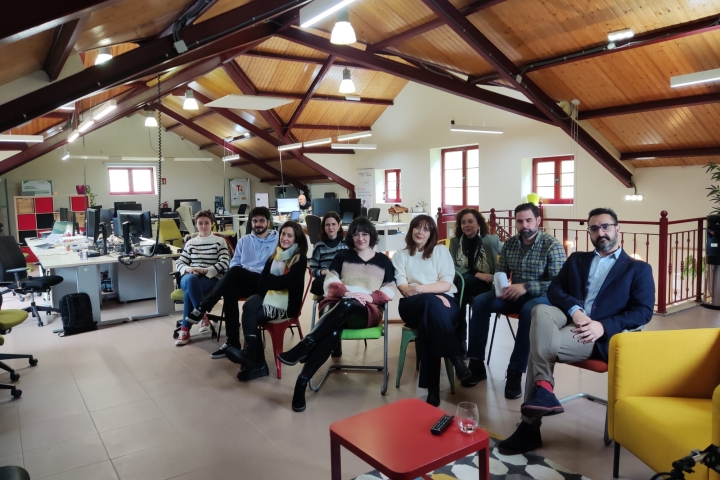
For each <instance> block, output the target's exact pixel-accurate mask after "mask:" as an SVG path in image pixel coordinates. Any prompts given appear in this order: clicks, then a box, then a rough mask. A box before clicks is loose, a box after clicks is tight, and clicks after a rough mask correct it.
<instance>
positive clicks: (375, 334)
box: [310, 297, 390, 395]
mask: <svg viewBox="0 0 720 480" xmlns="http://www.w3.org/2000/svg"><path fill="white" fill-rule="evenodd" d="M321 298H322V297H320V299H321ZM314 299H315V303H314V304H313V312H312V321H311V323H310V330H311V331H312V329H313V328H314V327H315V312H316V310H317V308H316V307H317V304H318V303H319V300H320V299H318V298H317V297H314ZM389 309H390V308H389V307H388V305H387V304H385V305H384V306H383V323H382V324H381V325H378V326H376V327H370V328H352V325H353V323H355V322H354V321H353V320H354V319H353V318H350V319H348V322H347V325H348V326H349V327H350V328H345V329H344V330H343V332H342V337H341V341H342V340H363V341H364V342H365V346H367V341H368V340H375V339H378V338H381V337H382V338H383V365H382V367H376V366H374V365H344V364H331V365H329V366H328V368H327V370H325V373H323V375H322V378H320V381H319V382H318V384H317V385H314V384H313V381H312V380H310V390H312V391H313V392H317V391H318V390H320V387H321V386H322V384H323V382H325V379H326V378H327V376H328V375H329V374H330V372H332V371H336V370H377V371H378V372H383V382H382V386H381V387H380V394H381V395H385V393H387V386H388V377H389V376H390V371H389V370H388V337H387V335H385V332H387V331H388V311H389ZM358 318H359V317H358ZM362 322H364V323H367V321H366V320H365V319H362Z"/></svg>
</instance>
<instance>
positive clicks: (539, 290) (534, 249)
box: [461, 203, 565, 399]
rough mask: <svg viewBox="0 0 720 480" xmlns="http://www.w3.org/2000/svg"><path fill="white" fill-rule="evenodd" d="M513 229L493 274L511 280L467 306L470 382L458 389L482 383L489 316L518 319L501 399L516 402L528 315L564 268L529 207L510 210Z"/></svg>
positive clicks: (537, 215)
mask: <svg viewBox="0 0 720 480" xmlns="http://www.w3.org/2000/svg"><path fill="white" fill-rule="evenodd" d="M515 225H516V227H517V231H518V234H517V235H516V236H514V237H511V238H509V239H507V241H506V242H505V244H504V245H503V248H502V250H501V251H500V260H499V261H498V264H497V269H496V272H505V273H506V274H507V276H508V278H510V277H511V278H512V285H509V286H508V287H506V288H505V289H504V290H503V292H502V295H501V296H499V297H497V296H496V295H495V290H494V289H493V290H491V291H489V292H486V293H483V294H481V295H478V296H477V297H475V299H474V300H473V307H472V308H473V310H472V318H471V319H470V336H469V341H468V353H467V355H468V357H470V365H469V368H470V371H471V372H472V376H471V377H470V378H469V379H466V380H463V381H462V382H461V384H462V385H463V386H464V387H472V386H475V385H477V383H478V381H480V380H485V379H486V378H487V374H486V372H485V364H484V362H485V345H486V344H487V337H488V332H489V331H490V316H491V315H492V314H493V313H496V312H499V313H502V314H508V313H519V315H518V317H519V321H518V330H517V332H516V336H515V347H514V348H513V351H512V355H511V356H510V363H509V365H508V369H507V373H506V383H505V398H511V399H512V398H520V397H521V396H522V374H523V373H524V372H525V369H526V368H527V363H528V356H529V355H530V315H531V312H532V309H533V307H534V306H535V305H538V304H545V305H550V302H549V301H548V299H547V297H546V296H545V292H546V290H547V288H548V286H549V285H550V281H551V280H552V279H553V278H555V276H556V275H557V274H558V272H559V271H560V268H561V267H562V265H563V263H564V262H565V250H564V249H563V247H562V244H561V243H560V242H559V241H558V240H557V239H556V238H555V237H553V236H552V235H548V234H547V233H545V232H542V231H540V211H539V210H538V207H536V206H535V205H533V204H532V203H523V204H521V205H518V206H517V207H516V208H515Z"/></svg>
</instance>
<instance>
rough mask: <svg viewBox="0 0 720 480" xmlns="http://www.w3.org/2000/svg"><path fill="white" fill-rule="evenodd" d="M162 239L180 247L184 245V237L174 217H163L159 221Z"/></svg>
mask: <svg viewBox="0 0 720 480" xmlns="http://www.w3.org/2000/svg"><path fill="white" fill-rule="evenodd" d="M159 228H160V241H161V242H163V243H167V244H170V245H173V246H175V247H178V248H182V246H183V237H182V235H181V234H180V229H178V227H177V225H176V224H175V220H173V219H172V218H161V219H160V223H159Z"/></svg>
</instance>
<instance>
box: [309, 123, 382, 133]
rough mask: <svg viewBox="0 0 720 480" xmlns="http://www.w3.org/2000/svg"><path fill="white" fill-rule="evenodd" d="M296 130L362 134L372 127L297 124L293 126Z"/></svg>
mask: <svg viewBox="0 0 720 480" xmlns="http://www.w3.org/2000/svg"><path fill="white" fill-rule="evenodd" d="M295 129H296V130H298V129H299V130H335V131H338V132H364V131H367V130H372V126H363V125H360V126H357V127H356V126H353V125H314V124H310V123H298V124H296V125H295Z"/></svg>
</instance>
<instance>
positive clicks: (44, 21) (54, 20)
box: [0, 0, 120, 46]
mask: <svg viewBox="0 0 720 480" xmlns="http://www.w3.org/2000/svg"><path fill="white" fill-rule="evenodd" d="M119 2H120V0H62V1H51V2H48V1H47V0H25V1H22V2H3V19H4V21H3V22H2V25H1V26H0V46H2V45H7V44H8V43H12V42H17V41H18V40H22V39H24V38H28V37H32V36H33V35H35V34H37V33H40V32H43V31H45V30H50V29H51V28H55V27H59V26H61V25H63V24H65V23H68V22H72V21H73V20H77V19H78V18H81V17H85V16H88V15H90V14H91V13H93V12H95V11H97V10H100V9H102V8H105V7H109V6H110V5H113V4H116V3H119Z"/></svg>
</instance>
